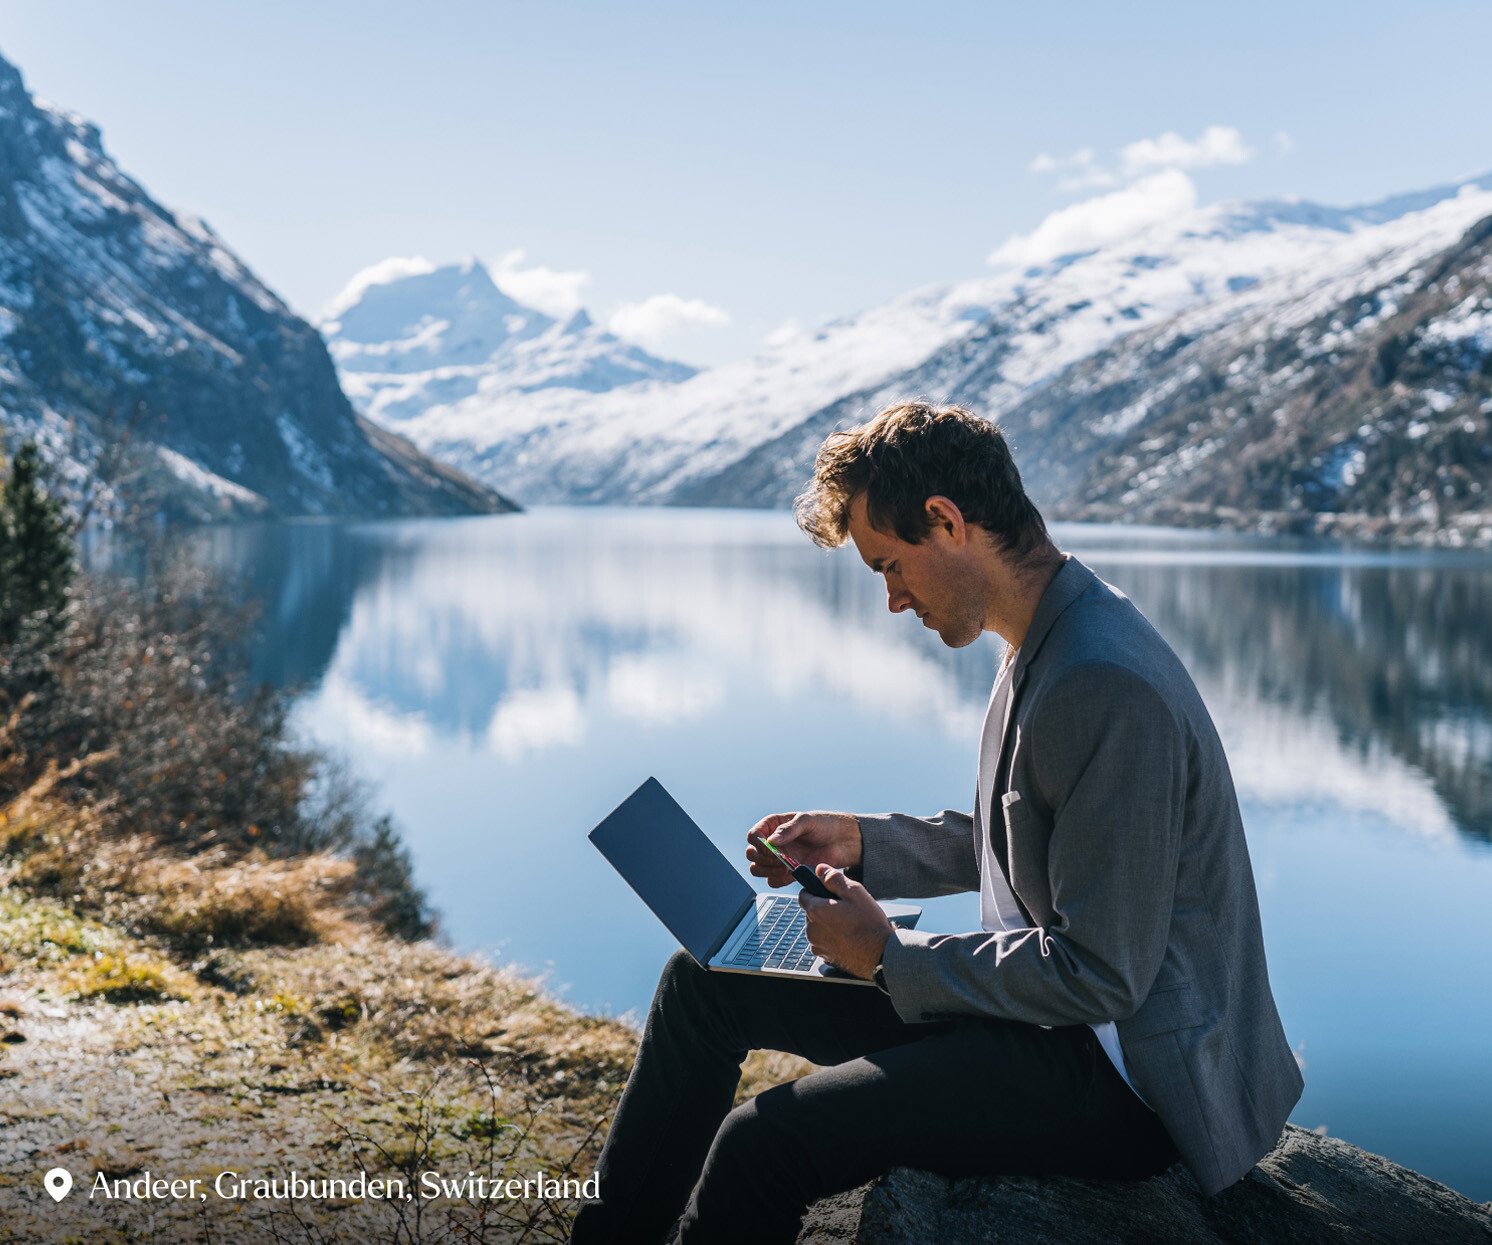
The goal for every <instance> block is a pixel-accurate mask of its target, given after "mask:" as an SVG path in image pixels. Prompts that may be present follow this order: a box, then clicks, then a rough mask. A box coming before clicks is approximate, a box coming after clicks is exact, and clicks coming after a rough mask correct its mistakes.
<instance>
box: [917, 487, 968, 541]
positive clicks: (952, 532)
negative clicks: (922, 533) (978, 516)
mask: <svg viewBox="0 0 1492 1245" xmlns="http://www.w3.org/2000/svg"><path fill="white" fill-rule="evenodd" d="M923 510H924V513H925V514H926V515H927V521H928V523H929V524H930V525H931V526H933V527H940V528H942V529H943V530H944V531H945V532H947V533H948V535H949V536H950V537H952V538H953V542H954V544H958V545H961V544H963V543H964V541H965V540H967V539H968V530H969V529H968V525H967V524H966V523H965V522H964V514H963V511H962V510H960V509H959V508H958V506H957V505H955V504H954V503H953V502H952V501H951V500H949V499H948V498H947V497H944V496H943V495H942V494H941V493H939V494H934V495H933V496H932V497H929V498H928V499H927V501H925V502H924V503H923Z"/></svg>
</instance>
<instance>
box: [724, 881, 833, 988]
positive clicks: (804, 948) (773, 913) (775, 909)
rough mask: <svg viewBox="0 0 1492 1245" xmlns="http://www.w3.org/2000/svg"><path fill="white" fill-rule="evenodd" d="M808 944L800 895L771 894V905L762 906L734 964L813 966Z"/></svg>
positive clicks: (797, 968) (800, 968)
mask: <svg viewBox="0 0 1492 1245" xmlns="http://www.w3.org/2000/svg"><path fill="white" fill-rule="evenodd" d="M814 958H815V957H814V954H813V949H812V948H811V947H810V946H809V945H808V923H807V919H806V916H805V914H804V912H803V909H802V908H801V907H800V906H799V905H798V901H797V899H796V898H789V897H788V896H786V895H773V896H771V904H770V906H768V907H767V908H765V909H764V910H763V909H759V910H758V915H757V925H756V928H755V929H754V930H752V931H751V933H749V934H747V935H746V940H745V941H744V942H742V943H741V945H740V946H739V947H737V948H736V952H735V954H734V955H732V956H731V958H730V963H731V965H732V966H733V967H738V968H777V969H786V970H787V971H788V972H800V971H804V970H807V969H809V968H811V967H812V966H813V961H814Z"/></svg>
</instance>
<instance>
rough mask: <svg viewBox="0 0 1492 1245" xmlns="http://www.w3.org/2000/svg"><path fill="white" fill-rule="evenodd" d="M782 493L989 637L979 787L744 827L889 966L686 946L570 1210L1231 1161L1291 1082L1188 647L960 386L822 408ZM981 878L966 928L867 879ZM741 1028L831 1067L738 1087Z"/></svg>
mask: <svg viewBox="0 0 1492 1245" xmlns="http://www.w3.org/2000/svg"><path fill="white" fill-rule="evenodd" d="M798 521H799V524H800V525H801V526H802V527H803V528H804V529H805V531H807V532H808V534H809V535H810V536H811V537H812V538H813V539H814V540H815V541H816V542H817V543H819V544H820V545H825V546H836V545H840V544H843V543H844V541H845V539H846V538H848V539H849V540H850V541H852V542H853V543H854V545H855V547H856V549H857V551H858V552H859V554H860V556H861V557H862V558H863V559H864V560H865V562H866V563H867V564H868V565H869V566H870V568H871V569H872V570H873V571H875V572H876V573H878V574H881V575H883V576H885V581H886V591H887V596H888V602H887V603H888V605H889V607H890V608H891V610H892V611H893V612H898V613H899V612H903V611H906V610H911V611H913V612H915V614H916V615H917V617H918V618H919V619H921V621H922V623H923V625H924V626H927V627H931V628H933V629H934V630H936V631H937V632H938V635H939V636H940V637H941V639H942V640H943V642H944V643H945V644H948V645H949V646H951V647H961V646H964V645H967V644H970V643H972V642H973V641H974V640H976V639H978V638H979V636H980V635H981V634H983V633H984V632H985V631H994V632H996V633H998V634H999V635H1000V636H1002V637H1003V638H1004V639H1005V640H1006V642H1007V644H1008V646H1009V647H1008V649H1007V652H1006V656H1005V660H1004V662H1003V663H1002V665H1001V668H1000V672H999V674H998V676H997V678H996V681H995V687H994V692H993V694H992V696H991V699H990V708H989V712H988V715H987V717H986V719H985V725H984V732H983V735H982V738H981V742H980V752H979V772H978V777H977V782H976V790H975V800H974V808H973V811H972V813H963V812H953V811H945V812H943V813H941V814H940V815H938V816H936V817H931V818H915V817H908V816H904V815H900V814H893V815H887V816H859V817H856V816H853V815H851V814H848V813H795V814H777V815H774V816H770V817H767V818H765V819H763V820H762V821H761V822H759V823H758V824H757V826H755V827H753V831H752V832H753V833H757V832H759V833H761V834H764V835H767V836H769V837H770V838H771V840H772V841H773V842H774V843H776V844H779V845H781V846H783V847H790V848H791V850H792V852H793V853H795V854H796V855H797V856H799V857H801V858H802V859H803V860H805V861H807V862H809V863H811V864H813V865H815V866H816V871H817V873H818V875H819V877H820V878H821V879H822V880H823V881H824V883H825V885H826V886H827V887H828V888H829V889H830V890H831V891H832V892H833V893H834V895H835V898H833V899H820V898H814V897H812V896H808V895H803V896H802V897H801V899H800V902H801V903H802V904H803V905H804V907H805V908H806V909H807V913H808V916H807V920H808V929H809V938H810V941H811V943H812V945H813V947H814V949H815V950H816V951H817V952H818V953H819V954H821V955H822V956H823V957H824V958H825V959H827V960H829V961H830V962H832V963H834V964H837V965H839V966H840V967H842V968H844V969H846V970H847V971H849V972H851V973H853V974H855V975H856V976H858V977H862V978H865V979H866V980H874V981H875V983H876V985H877V987H878V988H877V989H875V990H868V989H863V988H855V987H850V986H833V985H823V984H817V983H803V982H795V981H786V980H782V979H773V978H769V977H756V976H742V975H737V974H730V973H708V972H705V971H704V970H703V969H701V968H699V966H698V965H696V964H695V963H694V962H693V960H691V959H690V958H689V956H688V955H687V954H685V953H683V952H680V953H679V954H677V955H675V956H674V958H673V959H672V960H671V961H670V962H669V964H668V966H667V968H666V969H665V970H664V974H663V978H662V980H661V981H660V983H659V986H658V992H657V995H656V997H655V998H654V1001H653V1005H652V1009H651V1011H650V1012H649V1015H648V1019H647V1025H646V1028H645V1030H644V1032H643V1038H642V1045H641V1048H640V1050H639V1052H638V1056H637V1062H636V1064H635V1066H634V1067H633V1070H632V1074H631V1077H630V1078H629V1080H628V1083H627V1088H626V1090H625V1091H624V1093H623V1096H622V1100H621V1103H620V1107H619V1109H618V1112H617V1116H616V1119H615V1121H614V1122H613V1125H612V1129H611V1134H610V1136H609V1137H608V1139H607V1142H606V1146H605V1149H604V1150H603V1152H602V1156H601V1161H600V1166H599V1172H598V1174H599V1176H600V1187H601V1197H600V1200H599V1201H598V1202H596V1203H594V1204H590V1205H587V1206H586V1207H584V1208H582V1211H581V1213H580V1215H579V1216H578V1218H577V1221H576V1225H575V1229H576V1230H575V1237H574V1239H575V1241H576V1242H578V1243H581V1245H584V1243H585V1242H589V1241H602V1240H605V1241H612V1242H621V1241H658V1240H661V1239H663V1237H664V1236H665V1235H666V1233H667V1231H668V1229H669V1227H670V1225H671V1224H672V1223H673V1220H674V1218H675V1216H679V1215H680V1214H681V1212H682V1217H681V1218H680V1221H679V1240H680V1241H681V1242H682V1243H684V1245H696V1243H697V1242H710V1243H712V1245H713V1243H716V1242H731V1241H741V1242H752V1243H753V1245H764V1243H768V1242H777V1241H782V1242H790V1241H792V1240H793V1239H794V1237H795V1235H796V1234H797V1231H798V1229H799V1226H800V1225H801V1220H802V1216H803V1213H804V1211H805V1209H806V1208H807V1206H808V1205H809V1204H810V1203H811V1202H813V1201H815V1200H816V1199H818V1198H821V1197H824V1196H826V1195H827V1194H829V1193H832V1192H835V1191H838V1190H842V1189H847V1188H852V1187H854V1186H855V1185H857V1184H860V1183H863V1182H864V1181H866V1180H869V1179H871V1178H872V1177H874V1176H876V1175H878V1174H880V1173H883V1172H885V1171H887V1170H888V1169H890V1168H891V1167H893V1166H897V1165H903V1166H911V1167H920V1168H925V1169H927V1170H931V1171H937V1172H942V1173H945V1174H948V1175H969V1174H975V1173H998V1172H1004V1173H1027V1174H1057V1173H1062V1174H1072V1175H1080V1176H1089V1177H1100V1178H1131V1179H1133V1178H1144V1177H1148V1176H1151V1175H1154V1174H1156V1173H1158V1172H1160V1171H1163V1170H1164V1169H1165V1168H1166V1167H1168V1166H1169V1165H1170V1164H1171V1163H1172V1162H1173V1160H1174V1159H1175V1158H1176V1157H1177V1156H1178V1154H1179V1156H1180V1157H1181V1158H1182V1159H1183V1160H1184V1161H1185V1163H1186V1165H1187V1166H1188V1167H1189V1168H1190V1170H1191V1171H1192V1173H1193V1175H1194V1176H1195V1178H1196V1180H1197V1183H1198V1184H1199V1185H1200V1186H1201V1188H1202V1189H1203V1191H1204V1192H1206V1193H1209V1194H1211V1193H1215V1192H1217V1191H1219V1190H1221V1189H1223V1188H1225V1187H1226V1186H1228V1185H1229V1184H1231V1183H1233V1182H1234V1181H1235V1180H1237V1179H1238V1178H1239V1177H1240V1176H1242V1175H1243V1174H1244V1173H1245V1172H1247V1171H1248V1169H1249V1168H1250V1167H1252V1166H1253V1164H1254V1163H1255V1162H1256V1161H1257V1160H1258V1159H1259V1158H1260V1157H1261V1156H1262V1155H1264V1154H1265V1153H1267V1152H1268V1151H1269V1149H1270V1148H1271V1147H1272V1145H1273V1143H1274V1142H1275V1140H1276V1139H1277V1137H1278V1136H1279V1133H1280V1130H1281V1129H1282V1127H1283V1126H1284V1122H1285V1118H1286V1116H1287V1115H1288V1114H1289V1111H1290V1109H1291V1107H1292V1106H1293V1105H1294V1104H1295V1102H1296V1101H1297V1099H1298V1098H1299V1096H1300V1092H1301V1089H1302V1082H1301V1077H1300V1072H1299V1070H1298V1068H1297V1065H1296V1062H1295V1059H1294V1057H1293V1055H1292V1053H1291V1051H1290V1048H1289V1045H1288V1044H1287V1042H1286V1040H1285V1035H1284V1031H1283V1029H1282V1027H1281V1024H1280V1019H1279V1015H1278V1013H1277V1011H1276V1009H1275V1004H1274V999H1273V997H1272V996H1271V994H1270V988H1269V979H1268V975H1267V972H1266V969H1265V962H1264V945H1263V940H1262V936H1261V933H1260V928H1259V911H1258V901H1257V898H1256V896H1255V892H1254V883H1253V876H1252V873H1251V870H1250V866H1249V859H1248V850H1247V847H1246V845H1245V842H1244V834H1243V824H1242V821H1241V819H1240V816H1239V811H1238V802H1237V798H1236V796H1235V794H1234V790H1233V784H1232V779H1231V777H1230V775H1229V772H1228V765H1227V760H1226V758H1225V757H1224V755H1223V749H1222V745H1221V743H1220V742H1219V740H1218V737H1217V733H1216V731H1215V730H1214V728H1213V724H1212V721H1211V719H1210V718H1209V716H1208V713H1207V710H1206V708H1205V707H1204V705H1203V704H1202V701H1201V698H1200V697H1199V696H1198V694H1197V690H1196V688H1195V686H1194V685H1193V684H1192V681H1191V679H1190V677H1189V676H1188V675H1187V673H1186V671H1185V669H1184V668H1183V667H1182V665H1181V663H1180V661H1179V660H1178V659H1177V657H1176V655H1175V654H1174V653H1173V652H1172V651H1171V650H1170V648H1169V647H1168V646H1167V645H1166V643H1165V641H1164V640H1162V639H1161V637H1160V636H1159V634H1158V633H1157V632H1156V631H1155V630H1154V628H1153V627H1151V626H1150V624H1149V623H1148V622H1146V621H1145V619H1144V618H1143V617H1142V616H1141V614H1140V613H1139V611H1138V610H1136V609H1135V607H1134V606H1133V605H1132V604H1131V603H1130V602H1129V601H1128V600H1127V599H1126V598H1125V597H1124V596H1123V595H1122V594H1121V593H1119V592H1118V591H1117V590H1115V589H1114V588H1112V587H1110V586H1109V585H1107V584H1105V583H1104V582H1103V581H1101V580H1099V579H1098V578H1097V577H1096V576H1094V574H1093V573H1092V572H1091V571H1089V570H1088V569H1087V568H1086V567H1085V566H1083V565H1082V563H1080V562H1079V561H1078V560H1077V559H1075V558H1073V557H1071V556H1070V555H1065V554H1062V553H1060V552H1059V551H1058V550H1057V548H1056V547H1055V546H1054V545H1053V544H1052V542H1051V540H1050V539H1049V537H1048V535H1047V531H1046V527H1045V524H1044V523H1043V522H1042V519H1041V516H1040V514H1039V513H1038V512H1037V510H1036V508H1035V507H1034V506H1033V505H1032V504H1031V502H1030V500H1029V499H1028V498H1027V497H1026V494H1025V491H1024V489H1023V488H1022V486H1021V480H1020V474H1019V472H1018V471H1017V470H1016V467H1015V464H1014V462H1013V461H1012V460H1011V457H1010V453H1009V450H1008V448H1007V446H1006V443H1005V440H1004V438H1003V436H1002V435H1001V433H1000V432H999V430H998V429H997V428H995V426H994V425H993V424H990V423H988V422H986V421H984V420H981V419H979V418H977V417H975V416H974V415H972V414H970V413H969V412H968V411H966V410H964V409H962V408H960V407H941V408H940V407H934V406H931V405H928V404H925V403H904V404H901V405H898V406H894V407H891V408H889V409H887V410H884V411H882V412H881V413H880V414H879V415H877V416H876V417H875V419H873V420H872V421H871V422H870V423H869V424H866V425H865V426H863V427H860V428H855V429H851V430H850V431H847V432H840V433H835V434H834V435H833V436H831V437H830V438H829V439H828V441H827V442H826V443H825V444H824V446H823V448H822V449H821V450H820V452H819V455H818V460H817V463H816V465H815V471H814V478H813V481H812V483H811V484H810V486H809V489H808V491H807V492H806V493H805V494H804V495H803V496H802V497H801V498H799V500H798ZM866 673H867V677H874V675H875V672H874V671H867V672H866ZM746 855H747V858H748V859H749V860H750V861H751V872H752V873H754V874H756V875H758V876H760V877H765V878H766V879H767V881H768V882H769V883H770V884H771V885H773V886H782V885H785V884H786V883H787V882H788V881H789V880H790V875H788V873H787V872H786V870H785V869H783V868H782V866H781V865H779V864H776V863H774V862H773V861H771V860H768V859H765V858H764V857H765V856H766V855H767V854H766V853H760V852H758V851H757V849H756V848H755V847H748V848H747V851H746ZM967 890H978V891H979V893H980V924H981V926H982V928H981V929H980V930H978V931H975V932H972V933H966V934H929V933H925V932H918V931H914V930H904V929H893V928H892V927H891V926H890V925H889V924H888V922H887V921H886V919H885V916H884V915H883V914H882V912H881V910H880V908H879V907H878V905H877V904H876V902H875V898H876V897H879V898H892V897H917V896H930V895H941V894H949V893H952V892H955V891H967ZM754 1048H770V1049H776V1050H784V1051H791V1052H793V1053H796V1054H799V1055H802V1056H803V1057H805V1058H807V1059H809V1060H811V1061H812V1062H814V1063H816V1064H820V1065H823V1068H822V1070H821V1071H817V1072H814V1073H813V1074H811V1075H809V1076H806V1077H803V1078H801V1079H800V1080H797V1081H794V1082H792V1083H790V1084H786V1085H781V1086H777V1087H775V1088H773V1089H770V1090H767V1091H766V1092H764V1093H762V1094H759V1095H757V1096H756V1097H755V1098H754V1099H752V1100H751V1101H750V1102H747V1103H744V1104H743V1105H741V1106H739V1107H737V1108H735V1109H734V1110H732V1109H731V1103H732V1100H733V1096H734V1093H735V1089H736V1086H737V1084H738V1081H739V1074H740V1066H741V1062H742V1061H743V1060H744V1058H745V1056H746V1053H747V1052H748V1051H749V1050H751V1049H754ZM696 1181H697V1183H696Z"/></svg>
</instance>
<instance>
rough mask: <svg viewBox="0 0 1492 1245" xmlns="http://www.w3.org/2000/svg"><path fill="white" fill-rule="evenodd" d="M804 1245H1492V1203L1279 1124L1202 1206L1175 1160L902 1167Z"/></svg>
mask: <svg viewBox="0 0 1492 1245" xmlns="http://www.w3.org/2000/svg"><path fill="white" fill-rule="evenodd" d="M798 1241H799V1245H828V1242H836V1241H843V1242H855V1243H856V1245H931V1243H934V1242H935V1243H936V1245H987V1243H993V1242H997V1241H998V1242H1030V1241H1040V1242H1042V1243H1043V1245H1060V1243H1062V1242H1083V1243H1084V1245H1087V1243H1088V1242H1093V1241H1104V1242H1135V1243H1136V1245H1138V1243H1140V1242H1144V1243H1145V1245H1152V1243H1154V1242H1166V1241H1186V1242H1204V1243H1205V1242H1229V1243H1230V1245H1241V1243H1242V1242H1250V1243H1252V1242H1259V1241H1281V1242H1289V1243H1290V1245H1313V1243H1315V1242H1333V1243H1346V1242H1352V1243H1353V1245H1362V1243H1366V1242H1385V1243H1386V1242H1394V1241H1415V1242H1419V1241H1434V1242H1436V1245H1453V1243H1457V1242H1477V1243H1478V1245H1492V1204H1489V1205H1486V1206H1483V1205H1478V1204H1477V1203H1476V1202H1473V1201H1471V1200H1470V1199H1469V1198H1465V1197H1463V1196H1462V1195H1461V1194H1459V1193H1457V1192H1455V1191H1454V1190H1452V1189H1448V1188H1446V1187H1445V1186H1444V1185H1442V1184H1437V1183H1436V1182H1435V1181H1433V1180H1430V1179H1428V1178H1427V1177H1425V1176H1421V1175H1420V1174H1419V1173H1418V1172H1414V1171H1410V1170H1409V1169H1408V1168H1406V1167H1400V1166H1398V1165H1397V1164H1396V1163H1391V1162H1389V1161H1388V1160H1387V1159H1384V1158H1380V1157H1379V1156H1378V1155H1376V1154H1369V1153H1368V1152H1367V1151H1366V1150H1359V1149H1358V1148H1357V1147H1356V1146H1353V1145H1349V1144H1348V1143H1347V1142H1345V1141H1339V1140H1337V1139H1336V1138H1334V1137H1323V1136H1320V1135H1318V1134H1316V1133H1312V1132H1307V1131H1306V1130H1305V1129H1301V1128H1295V1127H1293V1126H1287V1127H1286V1129H1285V1132H1284V1134H1283V1135H1282V1136H1281V1137H1280V1141H1279V1144H1278V1145H1276V1146H1275V1148H1274V1150H1273V1151H1271V1152H1270V1153H1269V1154H1268V1155H1266V1156H1265V1158H1264V1159H1263V1160H1262V1161H1261V1162H1260V1163H1259V1165H1258V1166H1257V1167H1255V1168H1254V1170H1253V1171H1251V1172H1250V1173H1249V1174H1248V1175H1247V1176H1245V1177H1244V1178H1243V1179H1242V1180H1240V1181H1239V1182H1238V1183H1237V1184H1235V1185H1233V1186H1232V1187H1231V1188H1229V1189H1225V1190H1224V1191H1223V1192H1222V1193H1220V1194H1219V1195H1218V1196H1217V1197H1215V1198H1205V1197H1203V1196H1202V1194H1201V1191H1200V1190H1199V1189H1198V1188H1197V1186H1196V1184H1195V1183H1194V1182H1193V1181H1192V1178H1191V1175H1190V1174H1189V1173H1188V1172H1187V1170H1186V1169H1185V1168H1184V1167H1183V1166H1182V1165H1181V1164H1180V1163H1177V1164H1176V1165H1175V1166H1173V1167H1172V1168H1171V1169H1170V1170H1169V1171H1168V1172H1166V1173H1165V1174H1164V1175H1162V1176H1157V1177H1156V1178H1155V1179H1153V1180H1146V1181H1137V1182H1129V1181H1126V1182H1119V1181H1115V1182H1112V1183H1110V1182H1104V1181H1094V1180H1072V1179H1066V1178H1062V1179H1056V1178H1042V1179H1039V1178H1034V1177H1024V1176H1022V1177H1000V1176H996V1177H973V1178H969V1179H964V1180H950V1179H947V1178H946V1177H942V1176H934V1175H932V1174H930V1173H928V1172H921V1171H912V1170H910V1169H908V1168H897V1169H896V1170H894V1171H892V1172H891V1173H890V1174H889V1175H887V1176H884V1177H882V1178H881V1179H879V1180H876V1181H873V1182H872V1183H870V1184H868V1185H865V1186H864V1187H863V1188H859V1189H855V1190H852V1191H851V1192H849V1193H842V1194H839V1195H838V1196H836V1197H833V1198H827V1199H825V1200H824V1201H822V1202H819V1203H818V1204H817V1205H815V1206H813V1207H812V1208H811V1209H810V1210H809V1213H808V1217H807V1219H806V1220H805V1221H804V1225H803V1231H802V1233H801V1234H800V1235H799V1237H798Z"/></svg>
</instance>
